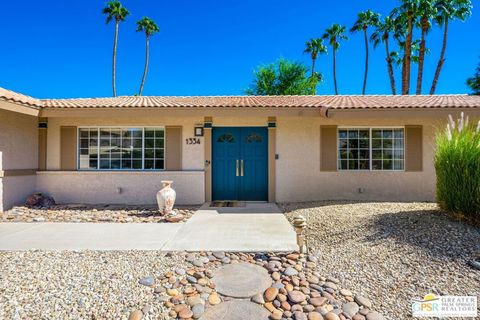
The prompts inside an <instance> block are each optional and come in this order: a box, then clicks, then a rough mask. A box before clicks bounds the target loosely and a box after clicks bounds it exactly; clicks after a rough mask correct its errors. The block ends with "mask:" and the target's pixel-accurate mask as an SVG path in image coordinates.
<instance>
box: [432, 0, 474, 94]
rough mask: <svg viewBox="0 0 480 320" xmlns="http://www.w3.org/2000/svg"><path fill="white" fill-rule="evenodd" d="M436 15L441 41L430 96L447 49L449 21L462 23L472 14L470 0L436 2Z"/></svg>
mask: <svg viewBox="0 0 480 320" xmlns="http://www.w3.org/2000/svg"><path fill="white" fill-rule="evenodd" d="M435 7H436V10H437V15H436V17H435V22H436V23H437V24H438V25H439V26H443V41H442V50H441V52H440V58H439V59H438V63H437V68H436V70H435V76H434V77H433V81H432V86H431V88H430V94H435V90H436V88H437V83H438V79H439V77H440V72H441V71H442V67H443V64H444V63H445V51H446V49H447V37H448V23H449V22H450V21H451V20H457V19H458V20H461V21H464V20H465V19H466V18H468V17H469V16H470V15H471V14H472V2H471V1H470V0H437V2H436V4H435Z"/></svg>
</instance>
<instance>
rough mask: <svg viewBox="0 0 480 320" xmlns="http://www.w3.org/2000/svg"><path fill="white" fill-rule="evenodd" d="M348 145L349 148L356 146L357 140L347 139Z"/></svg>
mask: <svg viewBox="0 0 480 320" xmlns="http://www.w3.org/2000/svg"><path fill="white" fill-rule="evenodd" d="M348 147H349V148H358V140H357V139H348Z"/></svg>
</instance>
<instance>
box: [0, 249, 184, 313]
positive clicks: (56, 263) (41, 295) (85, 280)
mask: <svg viewBox="0 0 480 320" xmlns="http://www.w3.org/2000/svg"><path fill="white" fill-rule="evenodd" d="M183 264H184V260H183V259H182V258H181V257H180V256H178V255H169V256H166V255H165V254H164V253H159V252H156V251H123V252H118V251H117V252H94V251H82V252H45V251H26V252H0V265H1V266H2V271H1V272H0V319H89V320H92V319H128V317H129V315H130V313H131V312H132V311H133V310H134V309H137V308H140V309H143V308H145V311H147V309H149V311H148V312H146V314H147V315H156V316H155V317H152V318H151V319H158V317H159V316H160V315H161V314H162V313H164V312H165V308H164V307H163V304H161V303H157V302H156V301H155V298H156V297H155V296H154V295H153V294H152V289H151V288H149V287H146V286H143V285H140V284H139V283H138V281H139V279H141V278H144V277H146V276H153V277H159V276H161V275H163V274H164V273H165V272H166V271H167V270H169V269H172V268H174V267H181V266H182V265H183ZM160 319H161V318H160Z"/></svg>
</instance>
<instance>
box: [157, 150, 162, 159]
mask: <svg viewBox="0 0 480 320" xmlns="http://www.w3.org/2000/svg"><path fill="white" fill-rule="evenodd" d="M155 158H157V159H163V158H164V154H163V149H155Z"/></svg>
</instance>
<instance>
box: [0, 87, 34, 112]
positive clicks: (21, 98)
mask: <svg viewBox="0 0 480 320" xmlns="http://www.w3.org/2000/svg"><path fill="white" fill-rule="evenodd" d="M0 99H1V100H4V101H9V102H15V103H19V104H21V105H26V106H29V107H35V108H36V107H40V106H41V105H42V102H41V101H40V100H38V99H35V98H32V97H30V96H26V95H24V94H21V93H17V92H14V91H10V90H7V89H4V88H0Z"/></svg>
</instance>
